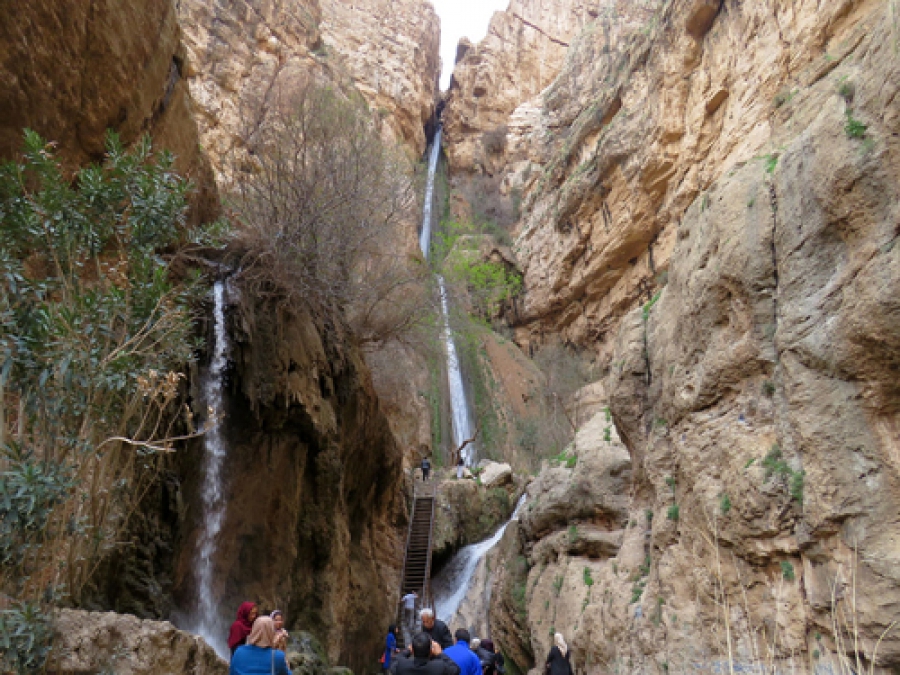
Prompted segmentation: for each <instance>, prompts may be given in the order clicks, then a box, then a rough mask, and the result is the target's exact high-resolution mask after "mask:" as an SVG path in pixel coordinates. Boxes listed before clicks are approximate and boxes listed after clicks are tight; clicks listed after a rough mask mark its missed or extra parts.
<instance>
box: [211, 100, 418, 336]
mask: <svg viewBox="0 0 900 675" xmlns="http://www.w3.org/2000/svg"><path fill="white" fill-rule="evenodd" d="M246 118H247V119H246V124H245V133H244V139H243V140H244V144H245V147H246V153H244V154H243V155H242V156H241V157H240V158H239V160H236V166H235V170H234V171H232V172H231V176H232V184H231V185H230V186H229V195H228V198H229V200H230V205H231V207H232V209H233V215H234V220H235V223H236V226H237V231H238V246H239V247H240V248H241V249H242V251H243V252H244V258H243V267H242V270H243V271H242V274H243V276H244V277H245V278H246V279H247V280H248V281H249V282H250V283H251V284H254V285H255V287H256V289H257V290H259V291H260V292H263V293H271V294H273V295H275V296H277V297H280V298H281V299H283V300H285V301H287V303H288V304H290V303H292V302H299V301H305V302H308V303H311V304H313V305H314V306H315V305H318V306H320V307H331V308H334V307H336V308H339V309H341V310H342V311H343V313H344V316H345V317H346V318H347V319H348V320H349V321H350V324H351V327H352V328H353V329H354V332H355V333H356V335H357V337H358V338H359V339H360V341H361V342H363V343H364V344H366V343H379V342H384V341H387V340H390V339H394V338H398V337H402V336H403V335H405V334H406V333H408V332H409V331H410V330H411V329H412V328H413V327H415V326H416V325H418V323H419V322H420V321H421V320H422V319H423V317H424V316H426V315H427V312H424V311H423V304H424V303H425V302H426V300H427V298H428V297H429V296H428V293H427V292H425V290H426V287H427V280H428V278H429V274H428V270H427V269H426V267H425V266H424V265H422V264H421V263H420V262H419V261H418V258H417V256H415V255H414V250H405V248H404V242H405V239H406V238H405V237H404V235H403V228H404V227H406V228H407V229H408V228H409V227H410V226H411V225H412V224H413V223H415V219H414V218H415V213H416V210H415V206H416V198H415V195H416V192H415V189H414V187H415V184H414V181H413V172H412V168H411V166H410V164H409V162H407V161H406V160H405V158H404V157H403V155H402V154H401V153H400V152H399V151H397V150H395V149H393V148H390V147H389V146H388V145H387V144H386V143H385V142H384V141H383V140H382V138H381V137H380V135H379V133H378V131H377V129H376V127H375V125H374V124H373V121H372V116H371V114H370V113H369V111H368V110H367V108H366V107H365V104H364V103H363V102H362V101H361V100H359V98H358V97H356V96H353V95H345V94H344V93H342V92H339V91H336V90H334V89H330V88H324V87H318V86H314V85H308V86H305V87H297V88H295V89H292V90H286V89H285V90H281V91H275V92H273V93H271V95H269V96H268V97H267V98H266V99H265V100H261V101H260V103H259V105H258V106H256V108H255V109H253V110H250V111H248V112H247V114H246Z"/></svg>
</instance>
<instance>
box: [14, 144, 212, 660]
mask: <svg viewBox="0 0 900 675" xmlns="http://www.w3.org/2000/svg"><path fill="white" fill-rule="evenodd" d="M172 166H173V159H172V157H171V156H170V155H168V154H166V153H162V154H159V155H154V153H153V152H152V150H151V145H150V141H149V139H146V138H145V139H144V140H142V141H141V142H139V143H138V144H137V145H136V147H135V148H134V149H133V150H132V151H127V150H125V148H124V147H123V146H122V144H121V142H120V141H119V139H118V138H117V137H116V136H115V135H114V134H110V135H109V136H108V138H107V156H106V160H105V162H104V163H103V164H102V165H96V166H89V167H87V168H84V169H82V170H80V171H78V172H77V173H75V175H74V177H73V178H71V179H70V178H69V176H71V173H67V172H66V170H65V169H64V167H62V166H61V164H60V162H59V161H58V159H57V157H56V155H55V153H54V150H53V146H52V144H49V143H46V142H45V141H44V140H43V139H42V138H40V136H38V135H37V134H36V133H34V132H31V131H28V132H26V133H25V149H24V155H23V157H22V159H21V161H19V162H13V163H8V164H6V165H4V166H2V167H0V223H2V227H0V469H2V473H0V535H2V536H0V590H2V593H3V594H4V595H5V596H7V597H8V598H13V599H15V600H16V601H17V602H18V604H15V605H14V606H13V607H14V608H13V609H9V610H8V611H4V613H3V616H2V617H0V638H2V640H3V642H4V643H9V644H10V645H12V647H10V649H11V651H7V652H5V656H4V658H5V659H6V660H7V663H6V664H5V665H7V666H9V667H12V668H14V669H19V670H21V669H22V668H25V669H28V668H32V667H34V666H35V665H36V664H37V665H39V664H38V663H37V662H40V661H41V659H42V658H44V656H42V654H44V652H43V651H41V650H42V649H43V646H42V645H41V643H40V641H38V642H34V641H33V640H31V641H29V640H26V641H25V642H24V643H23V642H21V641H20V642H16V638H15V636H16V635H19V636H20V637H21V636H22V635H29V634H37V633H35V632H33V633H29V630H32V631H37V632H38V633H39V632H40V631H42V630H43V631H44V633H46V630H44V629H45V627H44V628H42V627H41V626H40V625H38V623H40V622H38V623H35V622H34V621H32V619H34V617H35V616H39V615H40V614H44V613H39V612H35V610H34V606H35V605H34V603H36V602H46V601H55V600H58V599H60V598H62V597H68V598H69V599H70V600H71V601H73V602H75V603H77V602H78V599H79V594H80V592H81V590H82V588H83V587H84V585H85V584H86V583H87V582H88V581H89V579H90V577H91V574H92V573H93V572H94V570H95V569H96V565H97V564H98V562H99V561H100V560H101V559H102V558H103V556H104V555H105V554H107V553H108V552H109V551H110V550H111V549H112V548H113V547H115V546H116V545H117V544H116V542H117V541H118V538H117V535H118V534H119V533H121V532H122V530H123V529H124V528H125V527H126V526H127V523H128V518H129V516H130V513H131V511H132V509H133V508H134V506H135V505H136V503H137V500H138V499H139V497H140V495H141V494H142V492H143V490H144V489H145V487H146V486H147V485H148V482H149V481H151V480H152V479H153V476H154V470H155V468H156V467H157V466H158V462H159V461H160V458H161V456H162V455H163V454H164V453H165V452H166V451H169V450H171V449H172V447H173V446H172V443H173V442H174V440H176V439H175V438H174V431H175V426H174V425H175V424H176V423H177V419H178V418H177V416H176V415H175V414H174V413H175V411H176V409H177V404H178V402H179V394H180V390H181V380H182V378H183V376H182V374H181V368H182V367H183V366H184V365H185V364H186V363H187V362H188V361H189V360H190V359H191V356H192V353H193V350H194V349H195V348H196V347H197V346H198V344H197V342H196V340H195V339H193V337H192V335H193V321H192V312H191V307H192V304H193V303H194V301H195V299H196V293H198V292H199V290H200V288H199V283H198V279H197V277H192V278H191V279H188V280H182V281H178V280H175V279H173V278H172V275H171V274H170V270H169V262H168V260H167V257H166V256H164V255H163V253H162V252H168V253H169V254H170V255H171V254H172V253H173V252H174V251H176V250H177V248H178V246H179V244H180V243H181V242H182V241H183V238H184V225H185V215H186V210H187V206H186V196H187V194H188V190H189V185H188V183H187V182H186V181H184V180H183V179H181V178H180V177H179V176H178V175H176V173H175V172H174V171H173V168H172ZM15 608H18V609H15ZM29 617H31V618H29ZM32 624H34V625H33V626H32V628H31V629H27V628H23V626H29V625H32ZM44 633H40V634H44ZM13 647H14V648H13ZM10 654H12V656H10ZM10 659H12V660H13V661H14V663H13V662H10Z"/></svg>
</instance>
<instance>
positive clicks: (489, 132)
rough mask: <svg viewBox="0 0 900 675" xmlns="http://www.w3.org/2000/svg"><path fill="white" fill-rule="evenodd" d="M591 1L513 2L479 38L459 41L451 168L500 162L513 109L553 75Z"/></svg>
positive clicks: (450, 114) (451, 96)
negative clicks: (483, 36) (485, 33)
mask: <svg viewBox="0 0 900 675" xmlns="http://www.w3.org/2000/svg"><path fill="white" fill-rule="evenodd" d="M593 5H594V3H590V2H583V1H582V0H512V2H511V3H510V6H509V8H508V9H507V10H506V11H504V12H496V13H495V14H494V16H493V18H492V19H491V23H490V25H489V27H488V33H487V36H486V37H485V38H484V39H483V40H482V41H481V42H479V43H478V44H477V45H474V46H473V45H471V43H469V42H468V41H467V40H465V41H463V42H461V43H460V48H459V49H458V51H457V54H458V60H457V63H456V65H455V66H454V68H453V79H452V80H451V83H450V90H449V92H448V97H447V107H446V110H445V112H444V116H443V119H444V130H445V139H446V140H445V145H446V148H447V159H448V161H449V164H450V168H451V170H453V171H476V170H484V169H487V170H489V171H491V169H493V168H494V167H496V166H497V165H498V156H502V154H503V151H504V148H505V146H506V135H507V132H508V129H507V125H508V123H509V120H508V118H509V115H510V113H512V112H513V110H515V109H516V108H517V107H518V106H519V105H520V104H521V103H523V102H524V101H528V100H530V99H531V98H532V97H534V96H535V95H537V94H538V93H540V92H541V91H542V90H543V89H544V88H545V87H546V86H547V85H549V84H550V83H551V82H552V81H553V79H554V78H555V77H556V76H557V74H558V73H559V70H560V68H561V66H562V63H563V59H564V58H565V55H566V52H567V50H568V47H569V44H570V42H571V40H572V38H573V37H574V36H575V35H576V34H577V33H578V31H579V30H580V29H581V27H582V26H583V25H584V24H585V23H586V22H587V21H589V20H590V19H591V16H592V14H593V13H594V12H595V11H596V10H595V8H594V6H593ZM446 67H449V64H447V66H446ZM491 172H492V171H491Z"/></svg>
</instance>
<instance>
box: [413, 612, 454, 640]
mask: <svg viewBox="0 0 900 675" xmlns="http://www.w3.org/2000/svg"><path fill="white" fill-rule="evenodd" d="M419 616H421V617H422V630H423V631H424V632H425V633H428V635H430V636H431V639H432V640H434V641H435V642H437V643H438V644H439V645H440V646H441V649H449V648H450V647H452V646H453V636H452V635H451V634H450V629H449V628H447V624H445V623H444V622H443V621H441V620H440V619H438V618H435V616H434V612H433V611H432V610H430V609H423V610H422V611H421V612H419Z"/></svg>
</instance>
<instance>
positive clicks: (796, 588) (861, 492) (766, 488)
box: [498, 0, 900, 672]
mask: <svg viewBox="0 0 900 675" xmlns="http://www.w3.org/2000/svg"><path fill="white" fill-rule="evenodd" d="M897 30H898V29H897V24H896V8H894V7H892V6H891V5H890V4H887V5H886V4H885V3H878V2H868V1H865V0H857V1H850V0H848V1H846V2H836V3H831V4H829V5H828V6H827V7H825V6H821V5H820V4H818V3H815V2H799V3H794V4H793V5H791V6H790V7H789V8H788V7H785V6H783V5H782V4H781V3H776V2H760V3H754V4H753V5H752V6H751V5H748V4H746V3H734V2H727V1H726V2H723V3H719V2H708V1H706V0H702V1H701V0H690V1H688V0H681V1H679V0H676V1H675V2H671V3H652V2H648V3H619V2H605V3H602V6H601V8H600V13H599V14H598V16H597V18H596V20H594V21H592V22H591V23H589V24H588V25H587V26H586V27H585V29H584V30H583V31H582V33H581V34H580V35H579V36H578V37H577V38H576V39H575V40H573V43H572V46H571V47H570V49H569V51H568V53H567V55H566V59H565V63H564V65H563V67H562V70H561V71H560V75H559V77H558V78H557V79H556V80H555V81H554V82H553V83H552V84H551V85H550V86H549V87H548V88H547V89H546V90H545V91H544V92H543V93H542V94H541V95H539V96H538V97H536V98H535V99H534V100H532V101H523V102H522V104H521V105H520V107H519V108H518V109H517V110H516V111H515V112H514V113H513V114H512V115H510V117H509V120H510V121H509V127H510V129H515V132H514V133H513V132H510V135H509V136H508V141H509V142H508V144H507V147H506V149H505V150H504V153H505V154H504V155H503V156H502V166H501V168H500V169H499V171H500V172H501V173H502V174H503V177H504V189H509V190H512V189H518V190H521V191H522V193H523V195H524V198H523V213H524V216H523V217H522V219H521V221H520V223H519V236H518V239H517V241H516V246H515V250H516V253H517V256H518V258H519V260H520V261H521V263H522V266H523V269H524V272H525V286H526V295H525V298H524V311H523V312H522V313H521V314H520V323H519V325H518V332H517V340H518V341H519V342H520V344H522V345H527V344H528V343H533V342H540V341H542V340H545V339H547V338H548V337H549V338H550V339H558V338H562V339H563V340H566V341H570V342H572V343H576V344H580V345H582V346H584V347H586V348H589V349H591V350H594V351H595V352H596V354H597V356H598V362H599V363H600V364H602V365H603V367H604V368H605V369H606V370H607V372H608V373H609V376H608V378H607V379H606V382H605V384H606V396H607V398H608V402H609V406H610V409H611V414H612V418H613V420H614V422H615V429H614V430H612V432H611V433H610V438H611V440H610V441H609V443H611V444H614V442H613V441H614V439H615V438H616V431H617V432H618V433H619V434H620V436H621V439H622V442H623V443H624V445H623V446H622V447H623V448H627V451H628V454H629V456H630V464H631V467H630V478H629V480H628V481H627V482H626V483H625V484H623V486H622V490H621V492H620V493H617V492H616V491H611V490H604V489H603V488H602V487H597V488H591V489H592V490H593V492H594V493H596V499H597V500H598V501H599V502H601V503H602V504H603V510H607V511H608V510H609V504H608V503H607V502H609V501H610V500H611V499H612V498H613V497H614V496H615V495H616V494H627V495H628V496H629V499H628V501H627V503H626V504H625V505H624V507H622V505H620V507H619V510H618V511H616V513H618V514H619V521H618V522H619V523H620V526H621V521H622V520H624V522H625V523H626V526H624V527H623V530H624V532H623V534H622V540H621V544H620V546H619V549H618V553H616V554H615V555H614V556H613V557H612V558H607V557H606V556H607V554H606V553H604V554H598V555H584V554H579V553H577V551H576V548H575V547H574V546H570V545H568V544H566V546H557V545H556V544H554V546H553V550H554V551H555V553H554V554H553V555H552V556H550V557H549V558H548V557H547V556H545V555H544V554H543V553H542V551H544V550H545V548H546V547H547V546H548V543H547V542H548V539H549V540H550V541H556V540H557V539H560V540H562V539H564V533H565V532H566V528H567V527H571V526H572V525H575V526H576V527H577V528H578V530H579V531H580V530H581V528H582V523H583V522H585V515H584V514H583V513H568V512H566V511H564V509H563V508H562V507H563V506H565V508H566V509H568V508H569V506H568V504H569V502H570V500H569V499H560V498H556V497H553V496H552V492H551V493H548V494H547V498H548V500H550V502H551V503H554V504H559V505H560V506H559V507H558V509H559V510H560V511H559V513H558V514H555V512H554V511H555V509H550V516H551V517H549V518H548V520H547V525H546V527H545V528H544V529H543V530H542V529H541V528H539V527H535V526H534V525H535V523H537V522H539V521H540V519H537V520H535V519H531V520H529V518H526V519H525V521H524V522H523V525H525V530H524V531H525V544H524V547H523V549H522V550H523V553H524V554H525V555H526V557H527V559H528V561H529V564H530V565H532V568H531V571H530V572H529V573H528V580H529V585H528V586H527V588H525V591H526V600H525V602H526V605H527V619H525V620H523V621H524V623H523V621H519V622H518V623H515V622H513V621H512V619H513V618H515V617H514V616H513V614H512V612H511V611H510V606H511V605H510V603H509V602H507V607H506V610H505V611H504V613H503V621H504V622H506V624H515V625H518V626H520V627H521V626H523V625H524V626H525V630H524V632H525V633H529V632H530V640H529V642H530V646H531V648H532V650H533V652H534V653H535V655H536V657H537V658H538V659H540V658H542V657H543V653H544V652H545V650H546V649H547V648H548V647H549V638H548V631H549V626H548V625H547V624H548V623H551V624H554V625H555V627H556V628H557V629H559V628H560V627H563V628H565V630H564V631H563V632H566V631H568V633H567V637H570V640H571V641H572V643H573V645H574V654H575V659H576V662H577V663H578V664H579V666H580V667H585V668H587V671H588V672H592V671H593V670H595V669H598V668H600V669H602V668H614V667H616V668H619V669H620V670H625V671H626V672H665V671H671V669H672V668H676V669H677V668H679V667H682V666H685V665H686V664H688V663H690V664H701V665H702V667H703V668H707V669H710V670H715V669H716V668H723V667H728V664H729V663H734V664H735V667H736V668H737V667H738V665H740V666H741V667H760V664H763V665H765V664H768V666H770V667H771V666H772V665H773V664H774V665H776V666H777V667H779V668H789V667H796V668H805V669H808V670H810V671H813V670H816V669H817V668H821V669H824V670H822V671H821V672H826V671H827V668H837V666H836V665H835V664H836V663H837V661H838V660H839V659H840V658H841V655H842V654H843V655H845V656H846V655H848V654H849V653H850V652H851V651H853V650H858V653H859V656H860V659H861V660H862V661H863V662H864V663H866V662H871V661H874V663H875V664H876V672H877V671H878V668H885V669H889V668H891V667H895V665H896V664H897V663H900V643H898V640H900V638H898V635H897V633H896V632H895V631H893V630H889V629H890V628H891V623H892V622H893V621H894V620H896V619H897V618H898V615H900V600H898V596H897V589H898V587H900V585H898V579H897V576H896V574H895V571H894V570H893V567H892V566H891V565H889V564H888V563H887V561H888V560H890V559H892V558H893V557H895V556H894V553H893V552H892V551H893V544H892V543H891V542H892V541H893V539H892V537H893V535H892V534H891V532H894V531H896V524H897V522H898V519H900V498H898V493H897V480H898V467H897V462H896V452H897V447H898V445H897V438H898V434H897V428H898V424H900V417H898V412H900V396H898V393H900V392H898V390H897V388H896V385H895V380H896V371H897V370H898V368H900V364H898V362H897V359H896V347H897V345H898V341H900V333H898V330H897V326H898V325H900V324H898V322H897V318H898V316H900V306H898V304H897V301H896V297H897V291H898V281H897V280H898V279H900V276H898V275H897V272H896V269H897V265H898V259H897V254H896V246H895V242H896V240H897V237H898V235H900V219H898V213H897V208H896V204H897V192H898V183H900V180H898V172H897V170H896V166H897V152H898V148H897V146H896V143H895V137H896V135H897V133H898V123H900V117H898V112H900V109H898V104H897V97H896V93H897V86H898V85H897V84H896V83H897V82H898V81H900V78H898V67H900V58H898V51H897V46H896V45H897ZM583 468H584V469H585V470H586V469H587V467H581V462H580V460H579V464H578V466H576V467H575V469H574V471H575V472H576V474H577V473H578V472H579V471H581V470H582V469H583ZM555 471H561V469H555ZM545 475H546V476H547V480H550V478H551V475H550V474H549V473H548V474H545ZM604 475H607V474H604ZM608 475H609V476H612V474H611V473H609V474H608ZM542 480H543V479H542ZM553 481H554V482H555V483H558V484H560V485H565V484H566V483H565V480H563V479H562V478H561V477H556V478H555V479H553ZM560 481H562V482H560ZM592 482H596V481H592ZM597 484H598V486H599V485H600V483H597ZM559 489H562V488H561V487H560V488H559ZM604 495H605V496H604ZM536 508H537V507H536ZM595 508H600V507H599V506H597V505H596V504H595ZM622 508H624V512H623V511H622V510H621V509H622ZM623 514H624V515H623ZM529 523H530V525H529ZM554 533H555V534H554ZM542 564H545V565H547V567H546V568H545V569H544V570H543V571H541V572H538V571H536V570H540V569H541V565H542ZM551 567H552V569H551V571H550V572H549V574H550V577H549V578H552V581H553V584H552V585H551V584H550V581H549V580H548V577H545V576H544V575H546V574H548V572H547V569H550V568H551ZM585 570H590V575H588V572H587V571H585ZM588 578H590V579H591V580H592V582H593V583H590V584H589V583H588V581H587V580H588ZM557 579H559V580H560V581H559V587H558V588H557V584H556V582H557ZM501 586H502V583H501ZM542 589H543V590H542ZM548 589H549V590H548ZM501 595H502V594H501ZM506 597H507V600H509V594H507V596H506ZM570 610H571V611H570ZM498 611H499V610H498ZM553 612H555V613H556V614H555V616H553ZM560 617H562V618H560ZM882 636H884V637H883V639H881V638H882ZM880 639H881V641H880V642H879V640H880ZM857 641H858V642H857ZM851 643H853V644H854V645H856V644H858V647H852V648H849V647H848V645H849V644H851ZM520 651H521V652H522V653H525V651H527V650H524V649H523V650H520ZM876 652H877V653H876ZM850 658H855V656H853V655H851V656H850ZM698 667H699V666H698ZM598 672H599V671H598Z"/></svg>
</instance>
